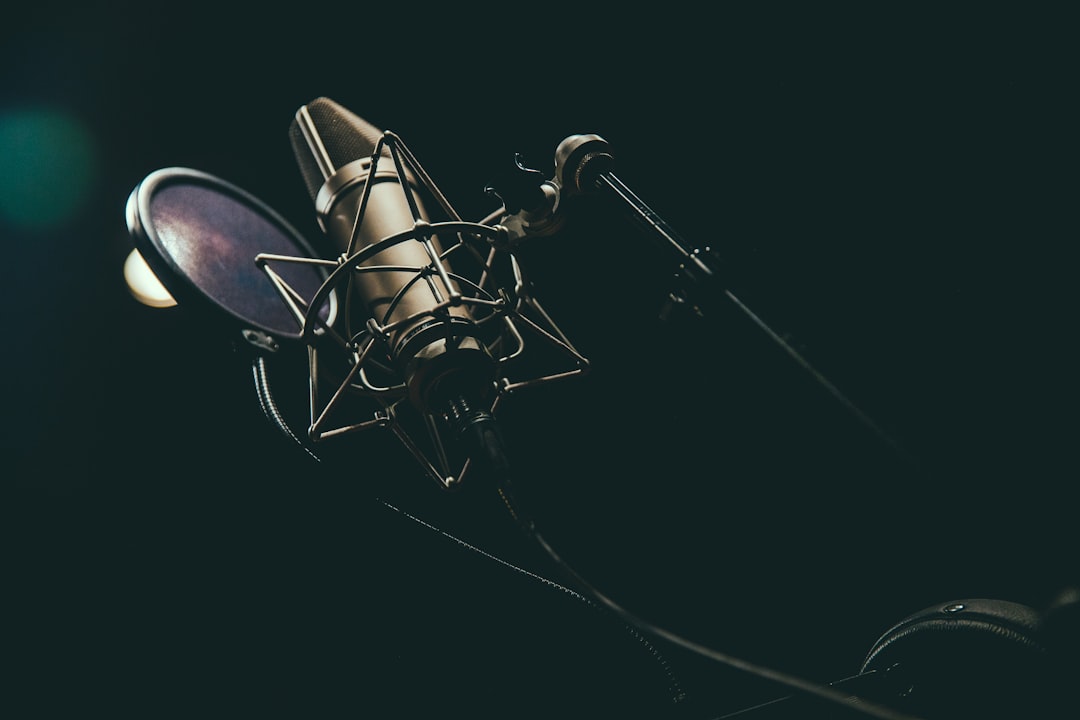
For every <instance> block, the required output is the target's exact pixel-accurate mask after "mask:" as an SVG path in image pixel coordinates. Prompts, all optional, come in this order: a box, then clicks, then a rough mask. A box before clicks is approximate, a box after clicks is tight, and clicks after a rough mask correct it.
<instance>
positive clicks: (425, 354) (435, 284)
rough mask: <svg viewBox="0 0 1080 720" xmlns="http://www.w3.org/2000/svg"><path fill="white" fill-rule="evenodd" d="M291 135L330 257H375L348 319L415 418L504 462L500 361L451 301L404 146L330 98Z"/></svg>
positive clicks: (354, 292) (362, 269) (450, 284)
mask: <svg viewBox="0 0 1080 720" xmlns="http://www.w3.org/2000/svg"><path fill="white" fill-rule="evenodd" d="M289 134H290V140H291V143H292V148H293V152H294V154H295V155H296V161H297V163H298V165H299V168H300V172H301V174H302V176H303V179H304V182H305V184H306V186H307V190H308V193H309V195H310V196H311V199H312V201H313V202H314V203H315V210H316V217H317V220H318V223H319V225H320V227H321V228H322V230H323V231H324V233H325V234H326V236H327V237H328V238H329V240H330V241H331V242H332V244H333V246H334V250H335V251H336V252H339V253H341V254H342V257H353V256H355V255H356V254H357V253H362V252H364V251H369V252H371V253H372V254H371V255H370V257H367V258H366V259H364V260H362V261H360V262H359V263H358V264H357V267H356V268H355V272H354V274H353V277H352V279H351V281H350V285H349V287H348V293H349V295H351V296H352V298H351V299H350V300H349V301H348V304H347V307H348V310H349V312H350V313H355V312H357V311H359V312H361V313H363V314H364V315H366V316H367V317H368V318H369V319H368V321H367V323H366V325H367V327H368V328H369V329H370V328H371V327H372V326H373V325H374V326H375V332H376V333H377V334H378V335H379V336H380V338H381V339H382V341H384V342H385V346H386V349H387V355H388V357H389V360H390V362H391V363H392V365H393V367H394V369H395V370H396V372H398V373H400V376H401V377H402V378H403V380H404V385H405V387H406V389H407V393H408V397H409V400H410V401H411V403H412V405H413V406H415V407H416V409H417V410H418V411H420V412H421V413H424V414H426V415H427V416H429V417H431V416H433V417H437V418H442V419H443V420H444V421H446V422H447V423H449V425H450V427H451V429H452V430H453V431H454V432H455V433H456V434H457V436H458V437H459V438H461V439H462V440H463V441H464V442H465V443H467V444H468V445H469V446H470V448H471V449H472V450H479V451H481V452H482V454H483V455H485V458H484V459H485V460H488V461H489V462H490V461H493V460H494V461H496V462H503V458H502V453H501V449H500V448H499V447H498V432H497V428H496V427H495V425H494V420H493V418H492V416H491V413H490V412H489V410H488V408H489V407H490V399H491V397H492V396H493V393H494V392H495V390H496V385H495V383H496V377H497V363H496V361H495V360H494V359H493V357H492V356H491V354H490V353H489V351H488V349H487V348H486V347H485V345H484V343H483V342H482V341H481V340H480V335H479V332H478V328H477V326H476V323H475V321H474V319H473V317H472V316H471V314H470V311H469V308H468V307H467V306H466V305H465V304H463V303H461V302H460V301H458V302H455V299H458V300H460V297H461V295H460V288H459V287H457V284H456V283H455V281H454V279H453V278H452V272H451V271H450V269H449V267H448V266H447V264H446V261H445V258H443V257H441V252H442V250H441V247H440V245H441V244H440V241H439V238H438V237H437V236H436V235H435V234H434V233H433V229H432V228H431V226H430V220H429V217H428V213H427V211H426V209H425V207H424V203H423V197H421V193H420V192H419V191H418V186H417V185H416V178H415V177H414V174H413V173H412V171H411V169H410V167H409V165H408V163H407V162H406V161H405V160H404V159H403V156H402V155H401V151H400V149H399V147H398V146H397V145H396V144H394V143H393V142H388V141H387V138H388V136H389V135H390V134H388V133H384V131H382V130H380V129H379V128H377V127H375V126H374V125H372V124H371V123H369V122H367V121H366V120H364V119H362V118H360V117H358V116H357V115H355V114H354V113H352V112H350V111H349V110H347V109H345V108H344V107H342V106H341V105H339V104H338V103H336V102H335V101H333V100H331V99H329V98H325V97H320V98H317V99H315V100H313V101H312V102H310V103H308V104H306V105H304V106H302V107H300V109H299V110H297V112H296V115H295V117H294V119H293V122H292V124H291V126H290V130H289ZM369 186H370V187H369ZM376 246H378V247H376ZM378 248H384V249H378Z"/></svg>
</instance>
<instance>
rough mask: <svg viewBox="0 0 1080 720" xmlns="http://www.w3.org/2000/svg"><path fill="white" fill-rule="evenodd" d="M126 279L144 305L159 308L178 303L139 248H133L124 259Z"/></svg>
mask: <svg viewBox="0 0 1080 720" xmlns="http://www.w3.org/2000/svg"><path fill="white" fill-rule="evenodd" d="M124 280H125V281H126V282H127V286H128V290H130V291H131V294H132V295H134V296H135V299H136V300H138V301H139V302H141V303H142V304H143V305H149V306H150V307H157V308H164V307H172V306H174V305H176V300H174V299H173V296H172V295H170V294H169V291H168V290H166V289H165V286H164V285H162V284H161V281H160V280H158V278H157V275H155V274H154V271H153V270H151V269H150V266H149V265H147V264H146V260H144V259H143V256H142V255H141V254H140V253H139V251H138V249H133V250H132V251H131V252H130V253H128V256H127V259H126V260H124Z"/></svg>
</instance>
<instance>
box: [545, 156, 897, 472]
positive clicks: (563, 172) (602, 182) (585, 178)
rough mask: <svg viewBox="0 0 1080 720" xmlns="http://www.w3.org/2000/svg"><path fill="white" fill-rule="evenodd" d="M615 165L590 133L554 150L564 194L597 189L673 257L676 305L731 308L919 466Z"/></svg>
mask: <svg viewBox="0 0 1080 720" xmlns="http://www.w3.org/2000/svg"><path fill="white" fill-rule="evenodd" d="M613 164H614V156H613V155H612V152H611V148H610V145H609V144H608V142H607V141H606V140H604V139H603V138H602V137H600V136H599V135H591V134H590V135H571V136H570V137H568V138H566V139H565V140H563V141H562V142H561V143H560V144H559V146H558V148H556V151H555V182H556V183H558V185H559V186H560V187H561V188H562V191H563V192H566V193H569V194H571V195H573V194H586V193H590V192H597V191H598V192H601V193H604V194H606V195H607V196H609V197H613V198H615V199H617V200H618V201H619V202H620V203H621V204H622V205H623V207H624V208H625V209H626V210H627V211H628V212H629V214H630V216H631V217H632V218H633V219H634V220H635V221H637V224H638V225H639V226H640V227H642V228H643V229H644V231H645V232H646V234H648V235H649V236H650V237H652V238H653V239H654V240H656V241H657V242H658V243H659V244H660V245H661V247H662V248H663V249H665V250H666V251H667V252H668V253H669V254H671V255H672V257H673V259H674V262H675V264H676V267H677V268H678V272H677V273H676V279H677V280H678V281H679V283H680V286H681V287H680V292H679V293H678V294H675V293H672V295H671V300H672V301H673V302H674V303H685V304H689V305H690V307H691V308H692V309H693V310H694V312H696V313H697V314H699V315H702V316H706V317H707V316H710V315H711V314H712V313H713V312H714V311H715V310H716V309H717V308H718V307H719V306H720V305H722V304H725V303H729V304H731V305H733V306H734V307H735V308H736V309H737V310H738V311H739V312H740V313H742V314H743V315H744V316H745V317H746V318H747V319H749V320H750V321H751V322H752V323H753V324H754V325H755V326H757V327H758V328H759V329H760V330H761V331H762V332H764V333H765V335H766V336H767V337H768V339H769V340H770V341H771V342H773V343H775V344H776V345H777V346H778V347H779V348H780V349H781V350H783V352H784V353H786V354H787V355H788V357H790V358H791V359H792V360H794V361H795V363H796V364H797V365H799V366H800V367H801V368H803V370H805V371H806V372H807V373H809V374H810V376H811V378H812V379H813V380H814V382H815V383H817V384H818V385H819V386H821V387H822V388H824V390H825V391H826V392H827V393H828V394H829V395H830V396H832V397H833V398H834V399H835V400H836V401H837V402H839V403H840V404H841V405H842V406H843V407H844V408H845V410H847V411H848V412H849V413H851V415H852V416H853V417H854V418H855V419H856V420H857V421H858V422H859V423H860V424H862V425H863V426H864V427H866V428H867V429H869V430H870V431H871V432H872V433H873V434H874V435H876V436H877V437H878V438H879V439H880V440H882V441H883V442H884V443H885V444H886V445H887V446H888V447H889V448H890V449H891V450H892V451H893V452H895V453H896V455H897V456H898V457H899V458H901V459H902V460H903V461H905V462H906V463H907V464H908V465H909V466H910V467H917V466H918V462H917V461H916V460H915V459H914V458H912V457H911V456H910V455H909V454H908V453H907V451H906V450H904V449H903V448H902V447H901V445H900V443H899V442H898V441H897V440H896V439H895V438H893V437H891V436H890V435H889V434H888V433H886V432H885V431H884V430H882V429H881V427H879V426H878V424H877V423H875V422H874V421H873V420H872V419H871V418H870V417H869V416H868V415H867V414H866V413H864V412H863V411H862V410H861V409H859V407H858V406H857V405H855V403H854V402H852V401H851V400H850V399H849V398H848V397H847V396H846V395H844V393H843V392H841V391H840V390H839V388H837V387H836V386H835V385H834V384H833V383H832V382H830V381H829V380H828V378H826V377H825V376H824V375H822V374H821V373H820V372H819V371H818V370H817V369H815V368H814V366H813V365H811V364H810V362H809V361H808V360H807V359H806V358H804V357H803V356H802V355H801V354H799V352H798V351H796V350H795V348H793V347H792V346H791V345H790V344H788V343H787V342H786V341H785V340H784V339H783V338H782V337H781V336H780V335H779V334H778V333H777V332H776V331H774V330H773V329H772V328H771V327H769V325H768V324H766V323H765V321H764V320H762V319H761V318H760V317H759V316H758V315H757V314H756V313H754V312H753V311H752V310H751V309H750V308H749V307H747V306H746V305H745V304H744V303H743V302H742V301H741V300H740V299H739V298H738V297H736V295H735V294H734V293H733V292H732V291H731V290H730V289H728V288H726V287H725V286H724V285H723V284H722V283H721V280H720V271H719V259H718V257H717V255H716V253H715V251H713V250H712V249H711V248H708V247H706V248H698V247H696V246H694V245H692V244H690V243H689V242H687V241H686V240H685V239H683V238H682V237H681V236H680V235H679V234H678V233H677V232H676V231H675V230H674V229H673V228H672V227H671V225H669V224H668V223H667V222H665V221H664V219H663V218H661V217H660V216H659V215H658V214H657V213H656V212H654V211H653V210H652V208H650V207H649V206H648V205H646V204H645V202H643V201H642V200H641V198H639V197H638V196H637V195H636V194H635V193H634V192H633V191H632V190H631V189H630V188H628V187H627V186H626V185H625V184H624V183H623V182H622V181H621V180H620V179H619V178H618V177H617V176H616V175H615V174H614V173H613V172H611V167H612V165H613Z"/></svg>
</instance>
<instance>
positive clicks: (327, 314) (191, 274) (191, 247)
mask: <svg viewBox="0 0 1080 720" xmlns="http://www.w3.org/2000/svg"><path fill="white" fill-rule="evenodd" d="M126 217H127V226H128V231H129V233H130V234H131V237H132V239H133V241H134V245H135V250H134V251H133V255H132V257H131V258H129V263H128V264H129V266H130V265H133V264H136V262H137V261H136V258H135V256H134V253H138V255H140V256H141V258H142V259H143V261H145V263H146V265H147V266H148V267H149V269H150V271H151V272H152V273H153V275H154V276H155V277H156V278H157V280H158V281H160V283H161V285H162V286H163V287H164V289H165V290H167V291H168V294H170V295H171V296H172V297H173V298H175V300H176V302H177V304H179V305H181V306H183V307H184V308H191V309H193V310H194V311H195V312H197V313H199V314H200V315H203V316H205V318H206V320H207V322H208V323H213V324H214V325H215V327H216V329H219V330H224V331H226V332H240V333H242V334H244V335H245V337H247V338H248V339H249V340H252V339H253V338H252V336H251V332H252V331H258V332H259V333H261V336H263V337H262V339H263V342H265V341H266V340H267V339H269V340H270V341H271V344H274V343H276V342H280V341H285V342H292V341H299V340H300V338H301V336H302V319H298V318H297V317H296V316H295V315H294V314H293V313H291V312H290V310H289V308H288V306H287V305H286V304H285V303H283V302H282V300H281V296H280V295H279V293H278V291H277V290H276V289H275V286H274V283H273V282H271V281H270V280H269V279H268V277H267V275H266V273H265V272H264V271H263V270H262V269H261V268H260V267H259V266H258V265H257V263H256V261H255V258H256V256H257V255H259V254H260V253H265V254H280V255H290V256H299V257H309V258H314V257H316V255H315V253H314V251H313V249H312V248H311V246H310V245H309V244H308V243H307V241H306V240H305V239H304V238H303V236H302V235H301V234H300V233H299V232H298V231H297V230H296V229H295V228H293V227H292V225H290V224H289V223H288V221H286V220H285V219H284V218H283V217H282V216H281V215H280V214H278V213H277V212H275V211H274V210H273V209H272V208H270V207H268V206H267V205H266V204H265V203H263V202H262V201H260V200H259V199H258V198H256V197H254V196H253V195H251V194H250V193H248V192H246V191H245V190H242V189H241V188H239V187H237V186H235V185H233V184H231V183H229V182H226V181H225V180H222V179H220V178H217V177H215V176H213V175H209V174H207V173H204V172H201V171H198V170H192V169H189V168H182V167H171V168H162V169H160V170H156V171H154V172H152V173H150V174H149V175H147V176H146V177H145V178H144V179H143V180H142V181H141V182H140V183H139V184H138V185H136V186H135V188H134V190H132V192H131V195H130V196H129V197H128V201H127V208H126ZM279 273H280V275H281V277H282V279H283V280H284V281H285V282H287V283H288V284H289V285H290V286H291V287H293V288H295V289H296V290H297V291H298V292H300V293H302V294H304V295H306V296H312V295H314V294H315V293H316V291H317V290H318V289H319V287H320V286H321V285H322V284H323V281H324V280H325V279H326V276H327V271H326V269H325V268H324V267H321V266H319V265H317V264H306V263H289V264H287V265H285V266H283V267H282V268H281V269H280V270H279ZM130 284H131V280H130V278H129V285H130ZM132 291H133V293H135V294H136V297H138V298H139V299H140V300H141V301H142V302H144V303H146V304H151V305H157V306H162V305H165V304H167V303H165V302H162V301H160V300H155V301H147V300H146V299H144V297H145V296H144V295H143V294H142V293H137V292H136V291H135V289H134V288H133V289H132ZM319 313H320V317H321V318H322V320H324V321H325V322H326V323H328V324H331V323H333V320H334V315H335V314H336V298H335V295H333V294H331V295H330V296H329V297H328V298H327V302H326V303H325V304H324V306H323V307H322V308H321V309H320V310H319ZM200 319H201V318H200ZM264 336H268V338H267V337H264Z"/></svg>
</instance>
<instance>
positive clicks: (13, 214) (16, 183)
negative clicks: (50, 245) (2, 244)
mask: <svg viewBox="0 0 1080 720" xmlns="http://www.w3.org/2000/svg"><path fill="white" fill-rule="evenodd" d="M96 176H97V151H96V148H95V144H94V138H93V137H92V135H91V133H90V132H89V131H88V130H87V129H86V127H85V126H84V125H83V124H82V123H81V122H80V121H79V120H78V118H75V117H73V116H71V115H69V114H66V113H63V112H59V111H54V110H44V109H19V110H8V111H5V112H0V222H3V223H5V224H8V225H11V226H14V227H17V228H23V229H29V230H38V231H43V230H54V229H57V228H60V227H62V226H63V225H64V224H65V223H67V222H68V221H69V220H71V219H72V217H73V216H74V215H75V214H76V213H77V212H78V211H79V210H80V209H81V208H82V207H83V205H84V204H85V203H86V201H87V199H88V197H89V195H90V191H91V188H92V186H93V183H94V181H95V179H96Z"/></svg>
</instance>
